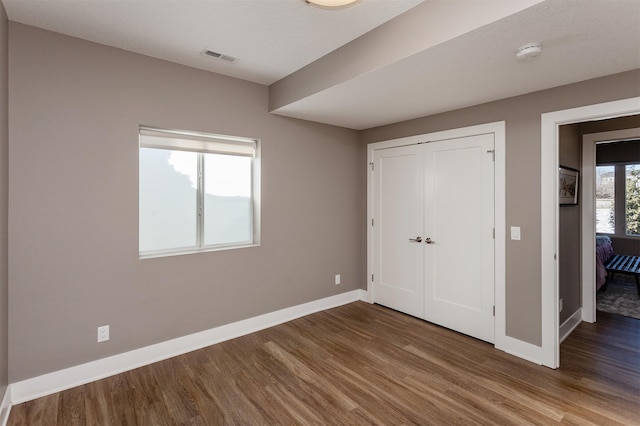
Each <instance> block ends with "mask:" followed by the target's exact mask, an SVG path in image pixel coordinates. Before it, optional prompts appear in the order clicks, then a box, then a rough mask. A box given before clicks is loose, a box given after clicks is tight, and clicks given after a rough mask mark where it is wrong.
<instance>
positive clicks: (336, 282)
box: [335, 274, 340, 285]
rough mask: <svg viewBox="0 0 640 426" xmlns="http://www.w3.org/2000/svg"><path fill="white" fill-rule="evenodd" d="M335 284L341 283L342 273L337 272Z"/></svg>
mask: <svg viewBox="0 0 640 426" xmlns="http://www.w3.org/2000/svg"><path fill="white" fill-rule="evenodd" d="M335 284H336V285H338V284H340V274H337V275H336V280H335Z"/></svg>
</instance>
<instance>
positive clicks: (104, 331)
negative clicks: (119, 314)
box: [98, 325, 109, 343]
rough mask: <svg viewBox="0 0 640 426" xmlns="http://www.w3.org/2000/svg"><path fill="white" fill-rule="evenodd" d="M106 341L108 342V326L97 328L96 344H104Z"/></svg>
mask: <svg viewBox="0 0 640 426" xmlns="http://www.w3.org/2000/svg"><path fill="white" fill-rule="evenodd" d="M107 340H109V326H108V325H103V326H102V327H98V343H100V342H106V341H107Z"/></svg>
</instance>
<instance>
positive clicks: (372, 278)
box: [371, 274, 373, 282]
mask: <svg viewBox="0 0 640 426" xmlns="http://www.w3.org/2000/svg"><path fill="white" fill-rule="evenodd" d="M371 282H373V274H371Z"/></svg>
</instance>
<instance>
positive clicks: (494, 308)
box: [493, 305, 496, 317]
mask: <svg viewBox="0 0 640 426" xmlns="http://www.w3.org/2000/svg"><path fill="white" fill-rule="evenodd" d="M493 316H494V317H495V316H496V305H493Z"/></svg>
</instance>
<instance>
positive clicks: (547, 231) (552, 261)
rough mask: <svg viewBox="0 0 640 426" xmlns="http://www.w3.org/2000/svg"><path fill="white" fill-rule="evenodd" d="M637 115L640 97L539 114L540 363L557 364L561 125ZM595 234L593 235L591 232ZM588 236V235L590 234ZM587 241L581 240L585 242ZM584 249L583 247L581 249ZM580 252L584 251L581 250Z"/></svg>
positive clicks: (558, 341)
mask: <svg viewBox="0 0 640 426" xmlns="http://www.w3.org/2000/svg"><path fill="white" fill-rule="evenodd" d="M639 113H640V97H635V98H630V99H624V100H620V101H613V102H607V103H602V104H596V105H589V106H585V107H579V108H573V109H567V110H562V111H555V112H550V113H545V114H542V117H541V118H542V120H541V121H542V126H541V137H542V139H541V277H542V281H541V289H542V363H543V365H545V366H547V367H550V368H558V367H559V365H560V340H559V327H560V324H559V291H558V281H559V277H558V269H559V268H558V247H559V229H558V228H559V226H558V225H559V223H558V222H559V221H558V217H559V205H558V178H559V174H558V167H559V160H558V144H559V127H560V126H561V125H564V124H572V123H579V122H584V121H593V120H604V119H609V118H615V117H622V116H628V115H634V114H639ZM594 234H595V232H594ZM594 234H591V235H594ZM587 240H588V238H587V239H584V238H583V241H584V242H585V243H586V241H587ZM583 250H584V248H583ZM583 252H584V251H583Z"/></svg>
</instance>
